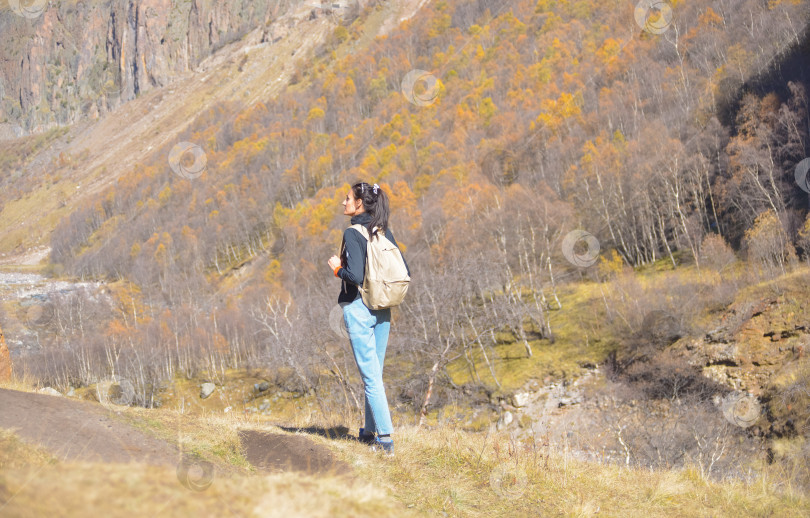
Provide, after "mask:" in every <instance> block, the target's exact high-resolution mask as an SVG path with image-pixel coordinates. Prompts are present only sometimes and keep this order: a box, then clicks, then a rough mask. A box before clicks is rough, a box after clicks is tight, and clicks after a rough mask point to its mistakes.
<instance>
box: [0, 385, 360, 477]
mask: <svg viewBox="0 0 810 518" xmlns="http://www.w3.org/2000/svg"><path fill="white" fill-rule="evenodd" d="M0 428H6V429H10V430H13V431H14V432H15V433H16V434H17V435H18V436H19V437H20V438H21V439H22V440H24V441H26V442H29V443H32V444H38V445H41V446H44V447H45V448H47V449H48V450H50V451H51V452H52V453H54V454H55V455H56V456H57V457H59V458H60V459H63V460H79V461H89V462H110V463H127V462H141V463H147V464H156V465H168V466H176V465H177V464H178V462H180V459H181V455H180V453H179V452H178V451H177V449H176V448H175V447H173V446H172V445H170V444H168V443H166V442H164V441H162V440H160V439H157V438H155V437H152V436H150V435H148V434H147V433H144V432H141V431H140V430H138V429H136V428H133V427H132V426H130V425H128V424H126V423H123V422H121V421H119V420H118V419H116V418H115V417H114V416H112V415H111V414H110V412H109V411H108V410H106V409H105V408H104V407H103V406H100V405H96V404H94V403H91V402H89V401H81V400H73V399H69V398H66V397H58V396H50V395H46V394H35V393H30V392H20V391H16V390H8V389H2V388H0ZM239 441H240V443H241V445H242V449H243V451H244V454H245V457H246V458H247V460H248V461H249V462H250V463H251V464H252V465H254V466H255V467H256V468H258V469H260V470H262V471H265V472H278V471H303V472H305V473H308V474H311V475H312V474H340V475H348V476H350V475H351V471H352V470H351V468H350V467H349V465H348V464H346V463H345V462H342V461H340V460H337V459H336V458H335V457H334V455H333V454H332V452H331V451H330V450H329V448H327V447H325V446H322V445H319V444H317V443H315V442H314V441H312V440H311V439H309V438H307V437H304V436H299V435H291V434H283V433H271V432H263V431H256V430H240V431H239ZM212 469H216V470H217V471H220V470H221V469H222V467H219V466H218V467H216V468H214V467H213V466H212ZM226 470H227V469H226Z"/></svg>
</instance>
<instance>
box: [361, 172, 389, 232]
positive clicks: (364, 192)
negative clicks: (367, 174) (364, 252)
mask: <svg viewBox="0 0 810 518" xmlns="http://www.w3.org/2000/svg"><path fill="white" fill-rule="evenodd" d="M352 191H353V192H354V197H355V198H357V199H361V200H363V207H364V208H365V211H366V212H368V213H369V214H370V215H371V221H370V222H369V224H368V227H367V228H366V230H368V232H369V236H370V237H373V235H372V234H371V229H373V228H374V227H380V228H379V229H378V230H377V232H382V234H383V235H385V231H386V230H387V229H388V215H389V214H390V212H389V205H388V195H387V194H385V191H384V190H383V188H382V187H380V186H378V185H377V184H376V183H375V184H374V185H369V184H368V183H366V182H357V183H356V184H354V185H353V186H352ZM374 191H377V192H376V193H375V192H374ZM377 232H375V233H374V235H377Z"/></svg>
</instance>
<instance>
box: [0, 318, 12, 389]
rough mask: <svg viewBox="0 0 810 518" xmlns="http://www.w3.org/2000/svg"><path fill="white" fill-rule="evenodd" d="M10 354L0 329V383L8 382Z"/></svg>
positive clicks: (10, 372) (9, 376)
mask: <svg viewBox="0 0 810 518" xmlns="http://www.w3.org/2000/svg"><path fill="white" fill-rule="evenodd" d="M11 374H12V371H11V354H10V353H9V351H8V347H6V339H5V337H4V336H3V330H2V329H0V381H9V380H10V379H11Z"/></svg>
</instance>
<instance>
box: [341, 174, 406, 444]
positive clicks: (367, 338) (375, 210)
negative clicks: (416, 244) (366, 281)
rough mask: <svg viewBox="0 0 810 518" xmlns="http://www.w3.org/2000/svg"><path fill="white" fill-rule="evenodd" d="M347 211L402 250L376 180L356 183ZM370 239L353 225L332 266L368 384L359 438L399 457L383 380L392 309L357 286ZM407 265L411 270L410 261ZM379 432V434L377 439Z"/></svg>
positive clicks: (357, 359) (348, 196) (354, 348)
mask: <svg viewBox="0 0 810 518" xmlns="http://www.w3.org/2000/svg"><path fill="white" fill-rule="evenodd" d="M343 214H344V215H346V216H351V224H352V225H354V224H357V223H359V224H361V225H364V226H365V227H366V229H367V230H368V235H369V236H375V235H377V232H380V231H381V230H382V231H384V232H385V237H387V238H388V240H389V241H391V242H392V243H393V244H394V245H395V246H397V248H399V245H397V242H396V241H395V240H394V235H393V234H392V233H391V230H390V229H389V228H388V196H386V194H385V193H384V192H383V190H382V189H380V187H379V186H378V185H377V184H376V183H375V184H374V185H373V186H372V185H369V184H367V183H366V182H358V183H356V184H354V185H353V186H352V187H351V189H349V192H348V193H347V194H346V199H345V200H343ZM374 227H379V229H378V230H377V231H375V233H374V234H373V235H372V233H371V230H372V229H373V228H374ZM380 229H381V230H380ZM372 238H373V237H372ZM367 243H368V241H367V240H366V238H365V237H364V236H363V234H362V233H360V232H359V231H358V230H357V229H354V228H351V227H350V228H347V229H346V230H345V231H344V232H343V243H342V246H341V248H342V249H343V250H344V252H343V254H342V255H343V256H342V257H338V256H336V255H333V256H332V257H331V258H330V259H329V268H331V269H332V271H333V272H334V274H335V276H336V277H339V278H340V279H342V280H343V283H342V286H341V290H340V296H339V297H338V303H339V304H340V305H341V306H343V321H344V322H345V323H346V329H347V330H348V332H349V340H350V342H351V345H352V351H353V352H354V360H355V362H356V363H357V368H358V370H359V371H360V377H361V378H363V385H364V387H365V426H364V427H363V428H360V434H359V436H358V439H359V440H360V441H363V442H365V443H367V444H370V445H372V448H373V449H374V450H381V451H384V452H385V453H387V454H389V455H393V454H394V441H393V439H392V438H391V432H392V431H393V428H394V427H393V424H392V422H391V413H390V412H389V410H388V400H387V399H386V396H385V388H384V387H383V380H382V372H383V361H384V360H385V349H386V347H387V346H388V333H389V330H390V328H391V308H385V309H377V310H372V309H369V308H368V307H367V306H366V305H365V304H364V303H363V298H362V296H361V294H360V290H358V289H357V287H358V286H362V285H363V278H364V276H365V268H366V245H367ZM403 260H404V256H403ZM405 267H406V268H408V263H407V262H405ZM410 274H411V270H410V268H408V275H410ZM375 431H376V433H377V437H374V432H375Z"/></svg>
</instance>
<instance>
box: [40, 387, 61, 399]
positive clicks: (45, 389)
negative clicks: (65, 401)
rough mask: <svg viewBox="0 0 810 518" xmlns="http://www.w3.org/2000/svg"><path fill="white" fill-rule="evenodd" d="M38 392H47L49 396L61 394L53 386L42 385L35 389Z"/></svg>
mask: <svg viewBox="0 0 810 518" xmlns="http://www.w3.org/2000/svg"><path fill="white" fill-rule="evenodd" d="M37 392H39V393H40V394H47V395H49V396H59V397H62V394H61V393H60V392H59V391H58V390H56V389H55V388H53V387H43V388H41V389H39V390H37Z"/></svg>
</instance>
